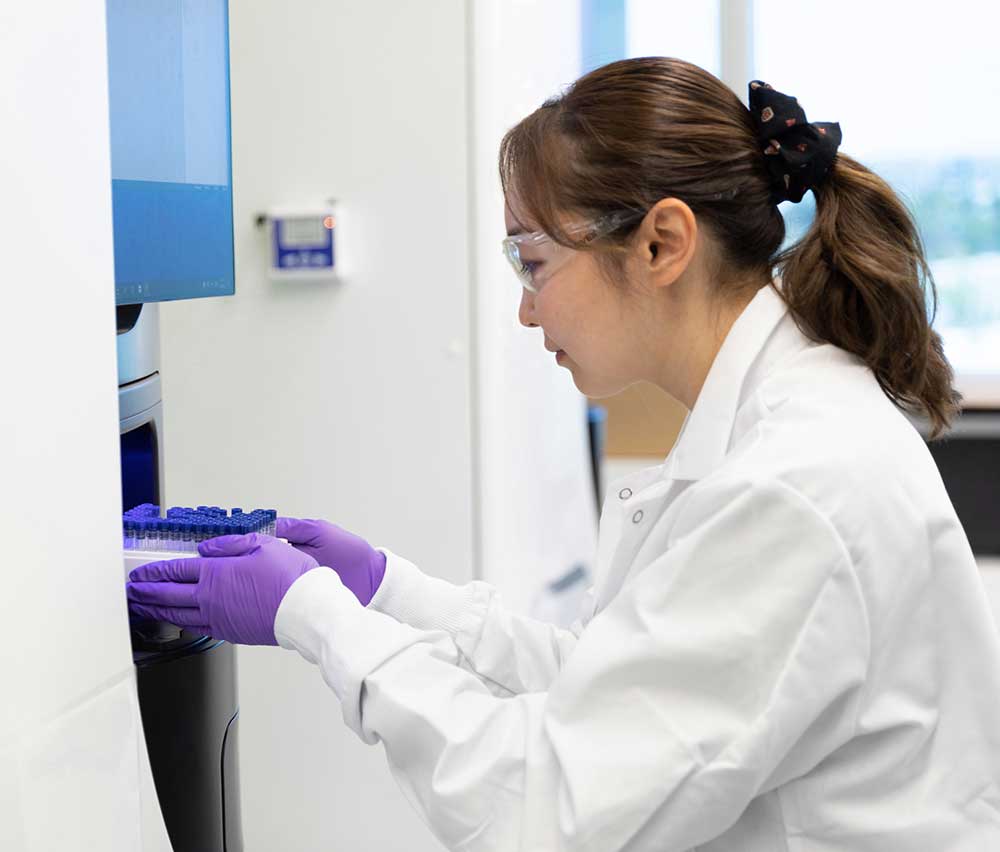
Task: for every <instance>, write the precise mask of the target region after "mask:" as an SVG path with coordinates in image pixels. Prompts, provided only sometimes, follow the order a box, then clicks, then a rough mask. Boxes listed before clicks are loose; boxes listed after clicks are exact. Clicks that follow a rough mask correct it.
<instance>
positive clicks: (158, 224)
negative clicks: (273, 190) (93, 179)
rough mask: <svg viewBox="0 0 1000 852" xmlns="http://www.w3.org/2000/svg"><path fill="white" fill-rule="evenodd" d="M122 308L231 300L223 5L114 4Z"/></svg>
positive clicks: (144, 0)
mask: <svg viewBox="0 0 1000 852" xmlns="http://www.w3.org/2000/svg"><path fill="white" fill-rule="evenodd" d="M107 18H108V78H109V100H110V112H111V199H112V209H113V213H114V254H115V301H116V303H117V304H119V305H126V304H138V303H143V302H162V301H167V300H171V299H191V298H196V297H200V296H224V295H231V294H232V293H233V292H234V290H235V279H234V271H233V192H232V155H231V141H230V118H229V33H228V11H227V2H226V0H107Z"/></svg>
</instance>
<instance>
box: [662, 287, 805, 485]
mask: <svg viewBox="0 0 1000 852" xmlns="http://www.w3.org/2000/svg"><path fill="white" fill-rule="evenodd" d="M774 284H775V286H774V287H770V286H767V287H762V288H761V289H760V290H758V291H757V293H756V295H755V296H754V297H753V299H751V300H750V303H749V304H748V305H747V306H746V308H744V310H743V313H741V314H740V315H739V317H737V319H736V322H734V323H733V326H732V328H731V329H730V330H729V334H728V335H726V339H725V340H724V341H723V343H722V347H721V348H720V349H719V353H718V354H717V355H716V356H715V361H714V362H712V367H711V369H710V370H709V372H708V376H707V377H706V379H705V384H704V385H703V386H702V389H701V393H699V395H698V399H697V400H696V401H695V405H694V408H693V409H692V410H691V412H690V413H689V414H688V416H687V418H686V419H685V421H684V425H683V426H682V427H681V432H680V435H679V436H678V438H677V442H676V443H675V445H674V448H673V450H672V451H671V453H670V455H669V456H667V460H666V462H665V463H664V478H667V479H681V480H698V479H701V478H703V477H705V476H707V475H708V474H709V473H711V472H712V471H713V470H714V469H715V468H716V467H718V465H719V464H720V463H721V462H722V460H723V458H724V457H725V455H726V452H727V451H728V449H729V444H730V439H731V437H732V432H733V424H734V423H735V421H736V415H737V412H738V411H739V406H740V404H741V402H742V401H743V400H745V399H746V398H747V396H748V395H749V394H748V393H747V392H746V391H749V388H745V387H744V386H745V385H746V384H747V378H748V375H749V374H750V373H751V372H753V382H754V384H756V383H757V382H759V381H760V379H761V378H762V377H763V375H762V371H761V370H759V369H756V370H752V369H751V368H753V367H754V365H755V364H756V363H757V362H758V360H759V356H760V355H761V353H762V351H763V350H764V348H765V346H766V344H767V342H768V340H769V339H770V338H771V336H772V335H773V334H774V332H775V329H776V328H777V327H778V324H779V323H780V322H781V320H782V319H783V318H784V317H785V316H786V315H787V314H788V307H787V305H786V304H785V302H784V300H783V299H782V298H781V296H780V295H779V293H778V292H777V291H776V290H775V287H777V288H778V289H779V290H780V287H781V280H780V279H775V282H774Z"/></svg>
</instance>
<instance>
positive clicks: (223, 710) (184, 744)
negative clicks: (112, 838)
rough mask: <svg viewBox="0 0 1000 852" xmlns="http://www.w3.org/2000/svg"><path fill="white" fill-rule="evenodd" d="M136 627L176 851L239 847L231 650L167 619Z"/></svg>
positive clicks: (147, 718) (159, 778) (149, 743)
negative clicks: (166, 620) (169, 622)
mask: <svg viewBox="0 0 1000 852" xmlns="http://www.w3.org/2000/svg"><path fill="white" fill-rule="evenodd" d="M140 631H141V632H137V631H136V630H133V634H132V650H133V654H132V659H133V662H134V663H135V667H136V679H137V682H138V691H139V710H140V712H141V714H142V726H143V730H144V732H145V736H146V748H147V750H148V752H149V762H150V765H151V768H152V771H153V781H154V783H155V785H156V794H157V797H158V798H159V801H160V809H161V811H162V813H163V820H164V822H165V823H166V827H167V834H168V835H169V836H170V843H171V845H172V846H173V849H174V852H243V834H242V829H241V823H240V805H239V758H238V755H239V749H238V730H239V709H238V705H237V696H236V653H235V649H234V648H233V646H232V645H230V644H229V643H227V642H221V641H218V640H216V639H211V638H209V637H207V636H194V635H192V634H190V633H187V632H185V631H180V630H178V629H177V628H171V627H169V626H168V625H153V624H148V625H141V626H140Z"/></svg>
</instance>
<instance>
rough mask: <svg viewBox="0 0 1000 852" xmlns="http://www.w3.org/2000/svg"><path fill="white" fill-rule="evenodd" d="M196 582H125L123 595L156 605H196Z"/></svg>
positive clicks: (133, 599)
mask: <svg viewBox="0 0 1000 852" xmlns="http://www.w3.org/2000/svg"><path fill="white" fill-rule="evenodd" d="M197 592H198V585H197V584H196V583H141V582H140V583H126V584H125V595H126V596H127V597H128V599H129V600H130V601H136V602H137V603H144V604H154V605H156V606H186V607H196V606H198V601H197V599H196V597H195V596H196V594H197Z"/></svg>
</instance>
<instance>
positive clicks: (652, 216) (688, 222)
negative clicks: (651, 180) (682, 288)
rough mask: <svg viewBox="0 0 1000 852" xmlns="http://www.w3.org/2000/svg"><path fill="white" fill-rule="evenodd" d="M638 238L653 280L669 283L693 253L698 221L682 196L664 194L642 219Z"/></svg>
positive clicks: (676, 276)
mask: <svg viewBox="0 0 1000 852" xmlns="http://www.w3.org/2000/svg"><path fill="white" fill-rule="evenodd" d="M637 239H638V245H639V246H640V247H641V249H642V260H643V267H644V271H645V273H646V275H647V277H648V279H649V282H650V284H652V285H653V286H655V287H667V286H669V285H671V284H673V283H674V281H676V280H677V279H678V278H680V277H681V275H682V274H683V272H684V270H685V269H687V267H688V264H689V263H690V262H691V258H692V257H694V252H695V248H696V247H697V244H698V221H697V219H695V216H694V213H692V212H691V208H690V207H688V206H687V205H686V204H685V203H684V202H683V201H681V200H680V199H679V198H664V199H662V200H661V201H658V202H657V203H656V204H655V205H653V207H652V208H651V209H650V210H649V212H648V213H647V214H646V217H645V218H644V219H643V220H642V223H641V224H640V225H639V231H638V234H637Z"/></svg>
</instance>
